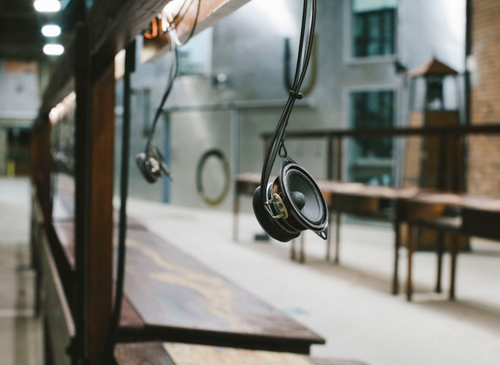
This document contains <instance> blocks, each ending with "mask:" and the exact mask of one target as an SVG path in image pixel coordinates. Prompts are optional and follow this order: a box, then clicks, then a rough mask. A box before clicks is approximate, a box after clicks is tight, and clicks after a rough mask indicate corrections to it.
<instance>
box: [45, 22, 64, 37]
mask: <svg viewBox="0 0 500 365" xmlns="http://www.w3.org/2000/svg"><path fill="white" fill-rule="evenodd" d="M42 34H43V35H44V36H45V37H57V36H59V35H60V34H61V27H60V26H58V25H52V24H51V25H44V26H43V27H42Z"/></svg>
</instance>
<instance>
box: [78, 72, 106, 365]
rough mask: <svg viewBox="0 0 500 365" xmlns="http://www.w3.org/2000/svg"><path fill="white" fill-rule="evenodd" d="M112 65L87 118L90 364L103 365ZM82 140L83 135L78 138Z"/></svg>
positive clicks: (94, 91) (100, 82) (98, 85)
mask: <svg viewBox="0 0 500 365" xmlns="http://www.w3.org/2000/svg"><path fill="white" fill-rule="evenodd" d="M114 105H115V79H114V63H112V64H111V67H109V68H108V69H107V70H106V71H105V73H104V74H103V76H102V77H101V78H100V79H99V80H98V81H97V82H96V83H95V84H94V85H93V87H92V113H91V119H90V121H89V122H90V131H89V133H90V135H89V136H87V138H90V143H91V144H90V146H91V148H90V151H89V159H88V160H87V161H85V163H86V164H88V166H89V178H90V180H89V187H88V190H87V193H88V194H87V196H85V198H86V204H87V209H88V212H89V217H88V231H87V234H88V241H87V242H85V244H86V245H87V247H88V248H87V249H88V261H87V264H88V289H87V295H88V296H87V298H86V301H87V310H88V312H87V321H88V322H87V323H88V331H89V333H88V335H89V342H88V346H89V361H90V363H91V364H96V365H100V364H102V360H103V354H104V351H105V346H106V340H107V337H108V330H109V325H110V322H111V307H112V266H113V265H112V262H113V173H112V171H114V168H113V165H114V139H115V115H114ZM78 137H79V138H82V137H83V136H78ZM81 167H82V166H81Z"/></svg>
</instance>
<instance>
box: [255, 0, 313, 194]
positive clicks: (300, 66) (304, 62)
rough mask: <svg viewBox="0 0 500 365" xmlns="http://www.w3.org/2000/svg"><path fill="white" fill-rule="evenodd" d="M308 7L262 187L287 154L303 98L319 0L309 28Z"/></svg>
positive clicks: (303, 18) (268, 152)
mask: <svg viewBox="0 0 500 365" xmlns="http://www.w3.org/2000/svg"><path fill="white" fill-rule="evenodd" d="M308 8H309V0H304V7H303V12H302V24H301V31H300V41H299V52H298V56H297V66H296V72H295V78H294V82H293V87H292V89H291V90H290V96H289V97H288V100H287V103H286V105H285V108H284V110H283V113H282V114H281V117H280V119H279V122H278V125H277V126H276V129H275V131H274V135H273V138H272V140H271V144H270V145H269V149H268V151H267V154H266V158H265V160H264V165H263V167H262V176H261V189H266V187H267V183H268V181H269V177H270V175H271V171H272V168H273V165H274V161H275V160H276V157H277V156H278V153H280V152H281V153H280V156H281V157H283V158H284V157H286V156H287V153H286V148H285V138H286V127H287V126H288V122H289V120H290V116H291V114H292V111H293V107H294V105H295V102H296V101H297V100H300V99H302V98H303V96H302V94H301V93H300V88H301V87H302V84H303V82H304V79H305V77H306V74H307V69H308V67H309V63H310V60H311V56H312V51H313V45H314V31H315V28H316V11H317V1H316V0H311V11H310V18H309V29H307V23H308V17H307V14H308ZM306 33H307V37H306ZM306 38H307V39H306ZM266 201H267V194H265V193H264V194H262V203H265V202H266Z"/></svg>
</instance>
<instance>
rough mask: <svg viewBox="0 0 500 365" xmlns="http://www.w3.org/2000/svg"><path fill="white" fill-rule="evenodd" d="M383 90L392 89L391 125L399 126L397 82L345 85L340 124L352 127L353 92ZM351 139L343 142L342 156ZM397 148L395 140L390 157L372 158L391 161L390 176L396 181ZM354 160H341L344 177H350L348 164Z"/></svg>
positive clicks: (347, 150) (398, 90)
mask: <svg viewBox="0 0 500 365" xmlns="http://www.w3.org/2000/svg"><path fill="white" fill-rule="evenodd" d="M384 91H392V92H393V95H394V99H393V103H394V106H393V108H394V114H393V127H398V126H399V121H400V114H399V112H400V105H399V104H400V100H401V99H400V98H401V95H400V88H399V87H398V85H397V84H380V85H373V84H372V85H358V86H345V87H344V88H343V90H342V105H343V107H342V124H343V127H344V129H352V128H353V127H352V124H351V120H352V117H353V116H352V110H351V95H352V94H354V93H359V92H384ZM351 141H352V138H348V139H346V140H345V142H344V146H343V151H342V152H343V155H344V156H350V154H349V147H350V142H351ZM398 149H399V145H398V143H397V141H396V143H393V154H392V157H391V158H387V159H384V158H381V159H374V161H376V162H382V163H383V162H387V163H391V165H392V177H393V181H395V182H396V181H397V176H398V161H399V158H398V156H397V152H398ZM353 161H354V158H345V159H344V161H343V166H342V176H345V177H346V181H348V180H347V179H349V180H350V179H351V174H350V171H349V170H350V166H351V165H352V162H353Z"/></svg>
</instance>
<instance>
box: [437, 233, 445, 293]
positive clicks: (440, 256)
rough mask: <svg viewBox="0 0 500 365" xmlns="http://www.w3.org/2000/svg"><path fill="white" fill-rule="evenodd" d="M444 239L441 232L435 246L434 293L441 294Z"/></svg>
mask: <svg viewBox="0 0 500 365" xmlns="http://www.w3.org/2000/svg"><path fill="white" fill-rule="evenodd" d="M444 238H445V235H444V233H443V232H439V235H438V245H437V280H436V293H441V292H442V287H441V281H442V273H443V251H444Z"/></svg>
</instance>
